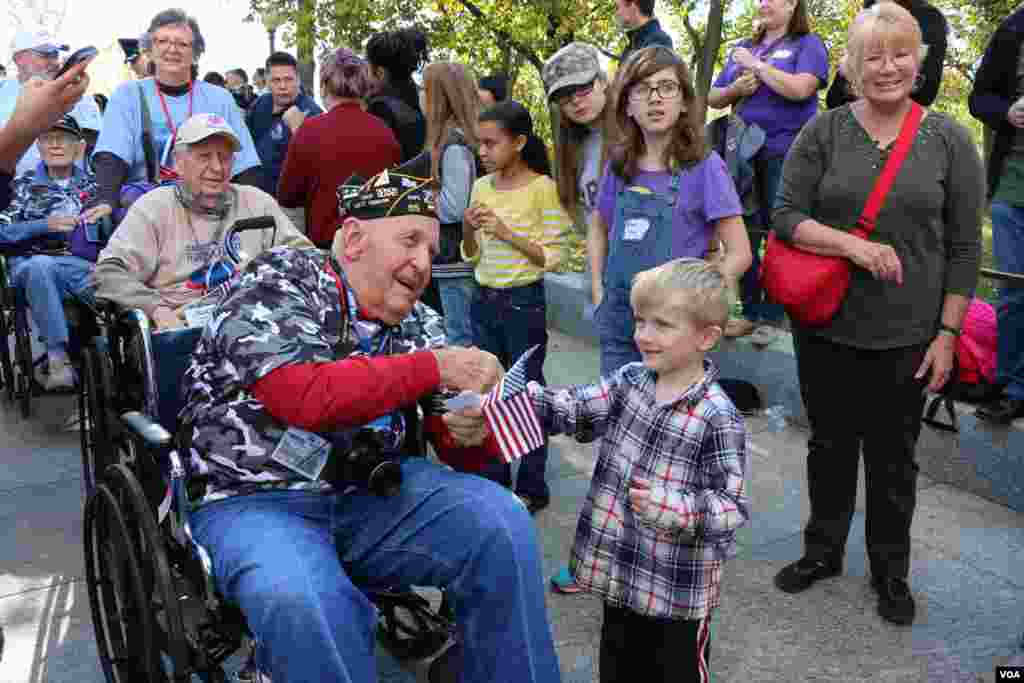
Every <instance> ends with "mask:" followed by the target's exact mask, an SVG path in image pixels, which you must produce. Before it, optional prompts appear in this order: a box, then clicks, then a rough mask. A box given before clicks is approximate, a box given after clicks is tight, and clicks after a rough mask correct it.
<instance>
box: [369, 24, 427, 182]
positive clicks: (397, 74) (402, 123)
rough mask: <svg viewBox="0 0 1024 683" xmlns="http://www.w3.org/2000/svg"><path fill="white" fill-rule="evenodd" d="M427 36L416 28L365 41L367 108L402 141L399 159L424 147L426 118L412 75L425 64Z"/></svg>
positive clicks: (382, 34)
mask: <svg viewBox="0 0 1024 683" xmlns="http://www.w3.org/2000/svg"><path fill="white" fill-rule="evenodd" d="M428 59H429V55H428V53H427V37H426V36H425V35H424V34H423V32H422V31H419V30H417V29H403V30H400V31H384V32H383V33H378V34H376V35H374V36H372V37H371V38H370V40H369V41H368V42H367V43H366V60H367V61H368V62H369V63H370V77H371V78H372V79H373V81H374V92H373V94H372V95H371V96H370V97H369V99H368V100H367V102H366V111H368V112H369V113H371V114H373V115H374V116H377V117H378V118H380V119H383V121H384V123H386V124H388V127H389V128H391V130H393V131H394V132H395V137H397V138H398V142H399V144H401V145H402V161H403V162H404V161H407V160H409V159H411V158H413V157H414V156H416V155H417V154H419V153H420V152H422V151H423V143H424V139H425V137H426V134H427V122H426V119H425V118H424V116H423V111H422V110H421V109H420V97H419V89H418V88H417V87H416V83H415V82H413V80H412V75H413V73H415V72H416V71H418V70H419V69H420V67H422V66H423V65H424V64H426V62H427V60H428Z"/></svg>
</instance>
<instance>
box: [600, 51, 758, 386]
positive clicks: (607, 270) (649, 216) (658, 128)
mask: <svg viewBox="0 0 1024 683" xmlns="http://www.w3.org/2000/svg"><path fill="white" fill-rule="evenodd" d="M611 90H612V100H611V102H610V107H611V110H610V111H611V117H612V120H611V124H612V133H613V136H614V138H613V140H612V143H611V145H610V148H609V156H610V159H611V160H610V162H609V163H608V164H607V165H606V166H605V170H604V176H603V178H602V180H601V187H600V190H599V191H598V196H597V208H596V210H595V212H594V214H593V216H592V218H591V221H590V226H589V228H588V233H587V251H588V256H589V258H590V267H591V270H592V273H593V284H592V289H593V296H594V304H595V305H596V306H597V308H596V310H595V312H594V321H595V323H596V325H597V331H598V338H599V340H600V344H601V375H602V376H605V377H607V376H608V375H611V374H612V373H613V372H615V371H616V370H618V369H619V368H620V367H622V366H623V365H625V364H627V363H633V362H639V361H640V360H641V357H640V351H639V349H637V345H636V342H635V341H634V340H633V334H634V321H633V311H632V308H631V307H630V305H629V294H630V290H631V288H632V284H633V277H634V276H635V275H636V274H637V273H639V272H640V271H643V270H648V269H650V268H653V267H655V266H658V265H661V264H662V263H665V262H667V261H670V260H672V259H675V258H680V257H685V256H689V257H696V258H707V257H708V256H709V252H711V251H713V245H715V244H716V243H717V242H718V241H721V242H722V244H723V245H724V247H725V255H724V257H722V259H721V263H720V264H719V267H720V269H721V270H722V272H723V273H725V274H726V276H727V277H728V278H729V279H730V280H731V281H733V282H735V281H736V280H738V279H739V277H740V276H741V275H742V274H743V272H744V271H745V270H746V269H747V268H748V267H749V266H750V242H749V241H748V239H747V233H746V229H745V228H744V225H743V219H742V215H743V210H742V207H741V206H740V201H739V198H738V197H737V196H736V188H735V186H734V185H733V181H732V178H731V177H730V176H729V172H728V170H727V169H726V167H725V162H724V161H722V158H721V157H720V156H718V154H717V153H715V152H712V151H708V149H707V147H706V146H705V144H704V137H703V127H702V126H701V124H700V122H699V121H698V118H697V117H698V114H699V112H698V110H697V106H696V93H695V91H694V89H693V85H692V80H691V78H690V70H689V69H688V68H687V67H686V64H685V63H684V62H683V60H682V59H680V57H679V56H678V55H677V54H676V53H675V52H673V51H672V50H669V49H668V48H665V47H660V46H659V47H650V48H644V49H643V50H639V51H638V52H636V53H634V54H633V56H632V57H630V58H629V60H628V61H627V62H626V63H625V64H624V65H623V66H622V67H621V68H620V70H619V72H618V73H617V74H616V77H615V82H614V83H613V84H612V88H611Z"/></svg>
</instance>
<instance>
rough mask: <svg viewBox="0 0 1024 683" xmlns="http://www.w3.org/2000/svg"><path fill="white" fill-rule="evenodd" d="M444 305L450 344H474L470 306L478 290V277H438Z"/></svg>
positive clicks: (446, 330)
mask: <svg viewBox="0 0 1024 683" xmlns="http://www.w3.org/2000/svg"><path fill="white" fill-rule="evenodd" d="M435 282H437V288H438V290H439V291H440V293H441V305H442V306H443V307H444V331H445V336H447V338H448V345H449V346H471V345H472V344H473V323H472V321H471V320H470V306H471V305H472V303H473V294H474V293H475V292H476V278H475V277H473V276H472V275H469V276H467V277H451V278H436V279H435Z"/></svg>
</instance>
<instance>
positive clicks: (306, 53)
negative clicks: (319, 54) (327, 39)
mask: <svg viewBox="0 0 1024 683" xmlns="http://www.w3.org/2000/svg"><path fill="white" fill-rule="evenodd" d="M315 17H316V0H302V10H301V16H300V17H299V20H298V22H296V24H297V25H296V27H295V34H296V35H295V52H296V55H295V58H296V59H297V60H298V62H299V81H300V82H301V83H302V87H303V89H304V90H305V92H306V94H307V95H309V96H310V97H312V96H313V93H315V92H316V89H315V88H314V87H313V72H314V70H315V67H314V65H313V51H314V49H315V47H316V21H315Z"/></svg>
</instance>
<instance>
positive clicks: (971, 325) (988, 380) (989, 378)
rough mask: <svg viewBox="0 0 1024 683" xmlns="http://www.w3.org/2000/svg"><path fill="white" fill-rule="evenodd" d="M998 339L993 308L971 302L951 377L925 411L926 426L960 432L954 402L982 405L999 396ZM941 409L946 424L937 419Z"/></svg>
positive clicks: (976, 301)
mask: <svg viewBox="0 0 1024 683" xmlns="http://www.w3.org/2000/svg"><path fill="white" fill-rule="evenodd" d="M997 339H998V328H997V325H996V310H995V308H993V306H992V304H989V303H986V302H984V301H982V300H981V299H972V300H971V303H970V305H969V306H968V307H967V315H965V316H964V322H963V327H962V329H961V332H960V336H959V337H957V340H956V350H955V355H954V357H953V374H952V376H951V377H950V379H949V381H948V382H946V386H944V387H942V389H941V390H940V391H939V393H938V394H937V395H936V396H935V397H934V398H933V399H932V400H931V402H930V403H929V404H928V407H927V408H926V409H925V414H924V417H923V418H922V420H923V421H924V423H925V424H926V425H928V426H930V427H934V428H935V429H941V430H943V431H948V432H956V431H959V429H958V425H957V419H956V411H955V410H954V406H953V402H954V401H961V402H964V403H984V402H985V401H989V400H991V399H993V398H995V397H996V396H997V395H998V393H999V387H998V385H996V344H997ZM940 407H945V409H946V415H947V417H948V418H949V423H948V424H947V423H945V422H941V421H940V420H938V419H937V418H936V415H937V413H938V411H939V408H940Z"/></svg>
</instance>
